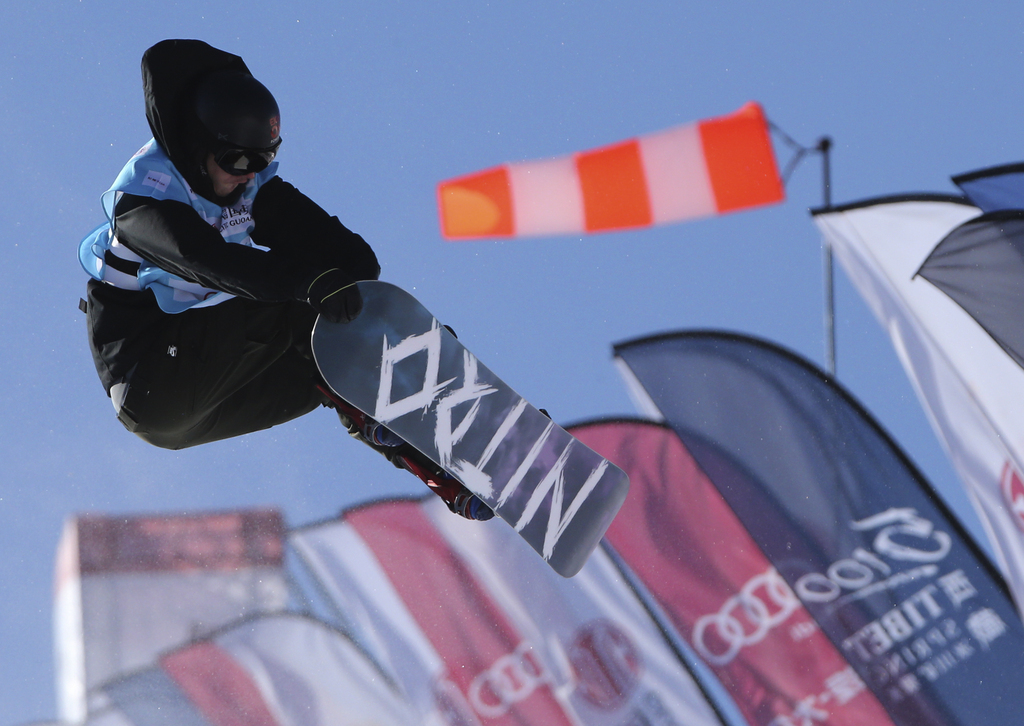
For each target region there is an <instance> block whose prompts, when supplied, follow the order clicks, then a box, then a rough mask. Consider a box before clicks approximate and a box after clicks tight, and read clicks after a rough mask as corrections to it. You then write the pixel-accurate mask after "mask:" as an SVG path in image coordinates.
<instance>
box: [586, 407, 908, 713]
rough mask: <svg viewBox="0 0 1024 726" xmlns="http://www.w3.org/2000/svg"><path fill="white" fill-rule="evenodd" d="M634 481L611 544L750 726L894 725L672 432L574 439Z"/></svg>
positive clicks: (605, 432) (617, 425)
mask: <svg viewBox="0 0 1024 726" xmlns="http://www.w3.org/2000/svg"><path fill="white" fill-rule="evenodd" d="M571 433H573V434H574V435H575V436H576V437H577V438H579V439H580V440H581V441H582V442H583V443H585V444H587V445H588V446H590V447H591V448H592V449H594V450H595V451H597V452H598V453H600V454H601V455H602V456H604V457H606V458H607V459H609V460H610V461H612V462H614V463H615V464H617V465H618V466H619V467H621V468H622V469H623V470H624V471H625V472H626V473H627V474H628V475H629V479H630V492H629V496H628V497H627V499H626V503H625V504H624V505H623V507H622V509H621V510H620V511H619V514H618V516H617V517H616V519H615V521H614V522H613V523H612V526H611V528H610V529H609V530H608V533H607V536H606V540H607V541H608V542H609V543H610V544H611V545H612V546H613V547H614V548H615V550H616V551H617V552H618V554H619V555H620V556H621V558H622V559H623V560H624V562H625V564H626V565H628V566H629V568H630V569H631V570H632V571H633V572H634V573H635V574H636V576H637V578H639V580H640V581H641V582H642V583H643V586H644V587H646V589H647V590H648V592H649V593H650V594H651V595H652V596H653V598H654V599H655V600H656V602H657V604H658V605H659V606H660V607H661V609H662V610H663V611H664V612H665V614H666V615H667V616H668V618H669V619H670V620H671V624H672V626H674V628H675V630H676V631H677V632H678V633H679V634H680V635H681V636H682V638H683V639H684V640H686V641H687V643H689V644H690V646H691V647H692V648H693V649H694V650H695V651H697V653H699V654H700V656H701V657H702V658H703V659H704V661H705V662H706V663H707V664H708V665H709V666H710V667H711V668H712V669H713V670H714V672H715V673H716V675H717V676H718V677H719V679H720V680H721V682H722V684H723V685H724V686H725V687H726V689H727V690H728V691H729V693H730V694H731V695H732V697H733V699H734V700H735V702H736V704H737V706H738V707H739V708H740V710H741V711H742V712H743V715H744V716H745V717H746V719H747V720H748V721H749V722H750V723H751V724H756V725H757V726H802V724H807V723H828V724H830V725H831V726H846V725H848V726H858V725H860V724H891V723H892V722H891V721H890V720H889V717H888V715H887V714H886V711H885V709H883V708H882V706H881V704H880V703H879V702H878V701H877V700H876V698H875V697H874V695H873V694H872V693H871V692H870V691H869V690H868V689H867V688H866V687H865V685H864V683H863V681H862V680H861V679H860V677H859V676H857V674H856V673H855V672H854V671H853V669H852V668H850V667H849V665H848V663H847V661H846V659H845V658H844V657H843V656H842V655H841V654H840V653H839V652H838V651H837V650H836V649H835V647H834V646H833V645H832V643H831V642H830V641H829V640H828V638H826V637H825V635H824V634H823V633H822V632H821V631H820V630H819V629H818V627H817V625H816V624H815V623H814V621H813V620H812V618H811V617H810V615H809V614H808V613H807V611H806V610H805V609H804V607H803V606H802V605H801V604H800V601H799V600H798V599H797V597H796V596H795V595H794V594H793V592H792V591H791V590H790V588H789V587H788V585H787V584H786V583H785V582H784V581H783V579H782V578H781V577H780V576H779V575H778V573H777V572H776V571H775V568H774V567H772V565H771V563H770V562H769V561H768V559H767V558H766V557H765V556H764V555H763V554H762V552H761V550H760V549H759V548H758V546H757V545H756V544H755V543H754V541H753V540H752V539H751V538H750V535H749V534H748V533H747V531H746V530H745V529H744V527H743V525H742V524H740V522H739V520H738V519H737V518H736V516H735V514H733V512H732V510H731V509H730V508H729V506H728V505H727V504H726V503H725V501H724V500H723V499H722V497H721V495H720V494H719V493H718V490H717V489H716V488H715V486H714V484H712V483H711V482H710V481H709V480H708V478H707V477H706V476H705V475H704V473H703V472H702V471H701V470H700V469H699V468H698V466H697V465H696V463H695V462H694V460H693V458H692V457H691V456H690V454H689V452H688V451H687V450H686V448H685V447H684V446H683V444H682V442H681V441H680V440H679V438H678V437H677V436H676V435H675V433H673V431H672V430H671V429H668V428H666V427H663V426H660V425H657V424H652V423H647V422H637V421H628V422H626V421H617V422H604V423H595V424H588V425H582V426H577V427H575V428H573V429H571Z"/></svg>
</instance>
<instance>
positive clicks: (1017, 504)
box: [999, 462, 1024, 531]
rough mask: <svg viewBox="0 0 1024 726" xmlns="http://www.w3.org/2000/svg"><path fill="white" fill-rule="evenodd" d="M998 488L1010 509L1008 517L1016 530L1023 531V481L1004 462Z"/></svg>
mask: <svg viewBox="0 0 1024 726" xmlns="http://www.w3.org/2000/svg"><path fill="white" fill-rule="evenodd" d="M999 488H1000V489H1001V490H1002V492H1003V499H1005V500H1006V506H1007V507H1009V508H1010V516H1011V517H1012V518H1013V523H1014V524H1016V525H1017V528H1018V529H1020V530H1021V531H1024V481H1021V478H1020V474H1018V473H1017V469H1016V468H1014V466H1013V464H1011V463H1010V462H1006V464H1005V465H1004V466H1003V476H1002V480H1001V481H1000V482H999Z"/></svg>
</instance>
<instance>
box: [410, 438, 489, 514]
mask: <svg viewBox="0 0 1024 726" xmlns="http://www.w3.org/2000/svg"><path fill="white" fill-rule="evenodd" d="M403 448H404V450H403V451H402V452H401V453H399V454H398V456H396V457H395V459H393V460H392V463H393V464H394V465H395V466H401V467H402V468H403V469H406V470H407V471H410V472H412V473H413V474H415V475H416V477H418V478H419V479H420V480H421V481H422V482H423V483H424V484H426V485H427V487H429V489H430V491H432V492H434V494H436V495H437V496H439V497H441V501H443V502H444V503H445V504H447V505H448V509H450V510H451V511H452V512H454V513H455V514H457V515H459V516H460V517H463V518H465V519H474V520H476V521H479V522H486V521H487V520H488V519H491V518H493V517H494V512H493V511H491V508H490V507H488V506H487V505H486V504H484V503H483V500H482V499H480V497H478V496H477V495H476V494H474V493H473V492H471V491H469V489H467V488H466V487H465V486H463V484H462V482H460V481H459V480H457V479H453V478H452V477H450V476H448V475H447V474H445V473H444V472H443V471H441V470H440V469H439V468H438V467H437V466H436V465H435V464H434V463H433V462H430V461H427V460H426V458H425V457H423V456H422V455H421V454H420V453H419V452H418V451H416V450H415V449H414V448H413V447H412V446H409V445H408V444H406V447H403Z"/></svg>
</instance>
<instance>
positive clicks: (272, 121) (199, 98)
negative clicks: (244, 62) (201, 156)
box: [195, 70, 281, 175]
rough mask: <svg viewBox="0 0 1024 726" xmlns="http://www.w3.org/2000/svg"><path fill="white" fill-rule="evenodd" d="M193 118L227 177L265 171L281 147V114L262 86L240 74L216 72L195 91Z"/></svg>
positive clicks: (253, 79)
mask: <svg viewBox="0 0 1024 726" xmlns="http://www.w3.org/2000/svg"><path fill="white" fill-rule="evenodd" d="M195 99H196V101H195V104H196V105H195V109H196V115H197V116H198V117H199V121H200V122H201V123H202V125H203V127H204V128H205V129H206V131H207V132H208V133H209V138H208V142H209V150H210V151H211V152H212V153H213V156H214V158H215V159H216V161H217V165H218V166H219V167H220V168H222V169H223V170H224V171H226V172H228V173H229V174H234V175H244V174H248V173H250V172H259V171H263V170H264V169H266V168H267V166H268V165H269V164H270V162H271V161H273V160H274V156H275V155H276V154H277V149H278V147H279V146H280V145H281V135H280V134H281V113H280V111H279V110H278V108H277V101H275V100H274V96H273V95H271V93H270V91H268V90H267V88H266V86H264V85H263V84H262V83H260V82H259V81H257V80H256V79H255V78H253V77H252V76H251V75H249V74H248V73H245V72H244V71H237V70H235V71H217V72H215V73H211V74H210V75H209V76H207V77H206V78H205V79H204V80H203V81H202V82H201V83H200V84H199V87H198V88H197V89H196V96H195Z"/></svg>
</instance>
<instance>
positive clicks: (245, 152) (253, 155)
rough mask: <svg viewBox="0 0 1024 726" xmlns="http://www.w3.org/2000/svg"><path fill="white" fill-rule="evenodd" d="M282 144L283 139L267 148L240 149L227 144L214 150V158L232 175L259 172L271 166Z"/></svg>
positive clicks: (218, 164)
mask: <svg viewBox="0 0 1024 726" xmlns="http://www.w3.org/2000/svg"><path fill="white" fill-rule="evenodd" d="M280 146H281V139H278V140H277V141H276V142H274V144H273V145H272V146H268V147H267V148H265V149H239V148H237V147H232V146H225V147H223V148H221V149H218V150H217V151H214V152H213V160H214V161H215V162H217V166H219V167H220V168H221V169H223V170H224V171H226V172H227V173H228V174H231V175H232V176H245V175H246V174H258V173H259V172H261V171H263V170H264V169H266V168H267V167H268V166H270V162H272V161H273V160H274V157H275V156H277V150H278V149H279V148H280Z"/></svg>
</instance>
